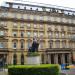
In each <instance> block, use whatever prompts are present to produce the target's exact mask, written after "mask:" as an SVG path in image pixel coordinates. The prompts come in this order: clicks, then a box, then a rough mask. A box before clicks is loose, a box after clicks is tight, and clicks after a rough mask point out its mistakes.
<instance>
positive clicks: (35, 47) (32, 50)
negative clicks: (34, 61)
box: [29, 37, 39, 52]
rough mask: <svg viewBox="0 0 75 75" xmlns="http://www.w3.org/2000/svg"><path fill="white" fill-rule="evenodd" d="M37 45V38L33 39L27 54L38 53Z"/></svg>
mask: <svg viewBox="0 0 75 75" xmlns="http://www.w3.org/2000/svg"><path fill="white" fill-rule="evenodd" d="M38 47H39V43H38V42H37V38H36V37H34V38H33V43H32V46H31V47H30V48H29V52H38Z"/></svg>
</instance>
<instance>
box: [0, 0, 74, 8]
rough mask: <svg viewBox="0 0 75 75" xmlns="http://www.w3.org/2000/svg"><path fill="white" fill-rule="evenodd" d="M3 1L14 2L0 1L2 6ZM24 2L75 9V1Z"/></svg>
mask: <svg viewBox="0 0 75 75" xmlns="http://www.w3.org/2000/svg"><path fill="white" fill-rule="evenodd" d="M3 1H13V0H0V5H1V4H2V2H3ZM14 1H19V0H14ZM20 1H21V0H20ZM23 1H30V2H38V3H45V4H52V5H57V6H64V7H70V8H75V0H23Z"/></svg>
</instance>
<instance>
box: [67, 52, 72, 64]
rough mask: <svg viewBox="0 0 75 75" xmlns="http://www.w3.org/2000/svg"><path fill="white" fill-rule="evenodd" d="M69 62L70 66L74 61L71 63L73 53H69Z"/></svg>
mask: <svg viewBox="0 0 75 75" xmlns="http://www.w3.org/2000/svg"><path fill="white" fill-rule="evenodd" d="M68 61H69V64H71V63H72V61H71V53H69V57H68Z"/></svg>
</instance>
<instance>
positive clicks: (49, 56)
mask: <svg viewBox="0 0 75 75" xmlns="http://www.w3.org/2000/svg"><path fill="white" fill-rule="evenodd" d="M48 63H49V64H51V55H50V54H48Z"/></svg>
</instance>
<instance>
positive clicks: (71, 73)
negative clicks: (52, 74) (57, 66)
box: [60, 69, 75, 75]
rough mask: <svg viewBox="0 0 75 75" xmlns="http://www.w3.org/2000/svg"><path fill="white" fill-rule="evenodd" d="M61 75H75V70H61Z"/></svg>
mask: <svg viewBox="0 0 75 75" xmlns="http://www.w3.org/2000/svg"><path fill="white" fill-rule="evenodd" d="M60 75H75V69H69V70H61V71H60Z"/></svg>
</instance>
